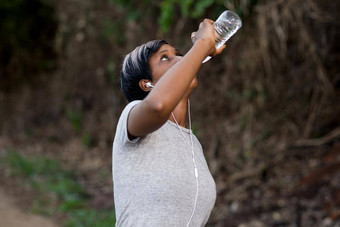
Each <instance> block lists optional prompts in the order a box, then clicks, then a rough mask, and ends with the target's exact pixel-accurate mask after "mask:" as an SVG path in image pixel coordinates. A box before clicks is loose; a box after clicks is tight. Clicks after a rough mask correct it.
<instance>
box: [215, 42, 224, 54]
mask: <svg viewBox="0 0 340 227" xmlns="http://www.w3.org/2000/svg"><path fill="white" fill-rule="evenodd" d="M226 46H227V45H225V44H223V45H222V46H221V47H220V48H218V49H217V50H216V53H215V55H218V54H221V53H222V52H223V50H224V49H225V48H226Z"/></svg>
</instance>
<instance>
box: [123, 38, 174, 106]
mask: <svg viewBox="0 0 340 227" xmlns="http://www.w3.org/2000/svg"><path fill="white" fill-rule="evenodd" d="M164 44H168V42H167V41H165V40H153V41H150V42H147V43H146V44H143V45H141V46H138V47H136V48H135V49H134V50H133V51H131V53H129V54H128V55H126V57H125V59H124V62H123V66H122V71H121V72H120V85H121V87H122V91H123V93H124V96H125V98H126V99H127V100H128V102H131V101H134V100H143V99H144V98H145V97H146V96H147V95H148V92H146V91H143V90H142V89H141V88H140V87H139V81H140V80H142V79H148V80H151V81H152V77H151V69H150V65H149V60H150V58H151V56H152V55H154V54H155V53H156V52H157V51H158V50H159V48H160V47H161V46H162V45H164Z"/></svg>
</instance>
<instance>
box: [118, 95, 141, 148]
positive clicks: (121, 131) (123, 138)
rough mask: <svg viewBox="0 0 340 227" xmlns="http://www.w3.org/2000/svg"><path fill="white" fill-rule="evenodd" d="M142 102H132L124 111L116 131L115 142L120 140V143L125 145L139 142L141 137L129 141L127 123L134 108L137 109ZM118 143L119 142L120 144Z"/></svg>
mask: <svg viewBox="0 0 340 227" xmlns="http://www.w3.org/2000/svg"><path fill="white" fill-rule="evenodd" d="M140 102H141V100H136V101H133V102H130V103H129V104H128V105H127V106H126V107H125V108H124V110H123V112H122V114H121V115H120V118H119V121H118V125H117V129H116V136H115V137H116V138H115V140H118V141H119V143H122V144H125V143H136V142H138V141H139V139H140V137H137V138H135V139H133V140H130V139H129V136H128V130H127V122H128V118H129V114H130V111H131V109H132V108H133V107H135V106H136V105H137V104H138V103H140ZM118 141H117V142H118Z"/></svg>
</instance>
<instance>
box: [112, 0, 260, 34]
mask: <svg viewBox="0 0 340 227" xmlns="http://www.w3.org/2000/svg"><path fill="white" fill-rule="evenodd" d="M109 2H110V3H111V4H114V5H116V6H118V7H120V9H121V10H123V11H125V12H126V15H127V19H128V20H134V21H138V20H141V19H142V18H143V16H144V15H147V14H150V13H151V14H152V15H155V14H156V17H157V18H158V20H157V21H158V25H159V30H160V31H161V32H162V33H165V32H167V31H168V30H169V28H170V26H171V25H172V24H173V23H174V22H175V21H176V20H175V19H179V18H183V17H185V18H190V19H198V18H201V19H202V18H203V17H209V18H211V19H216V18H217V17H218V15H219V14H221V13H222V12H223V11H224V10H226V9H231V10H235V11H236V12H237V13H238V14H239V15H241V17H242V16H246V15H247V14H249V13H250V12H251V11H252V9H253V8H254V6H255V5H256V4H257V3H258V0H244V1H235V0H197V1H194V0H163V1H157V0H144V1H137V0H109Z"/></svg>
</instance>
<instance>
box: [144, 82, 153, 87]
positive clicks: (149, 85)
mask: <svg viewBox="0 0 340 227" xmlns="http://www.w3.org/2000/svg"><path fill="white" fill-rule="evenodd" d="M145 86H146V87H153V85H152V84H151V82H147V83H146V84H145Z"/></svg>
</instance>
